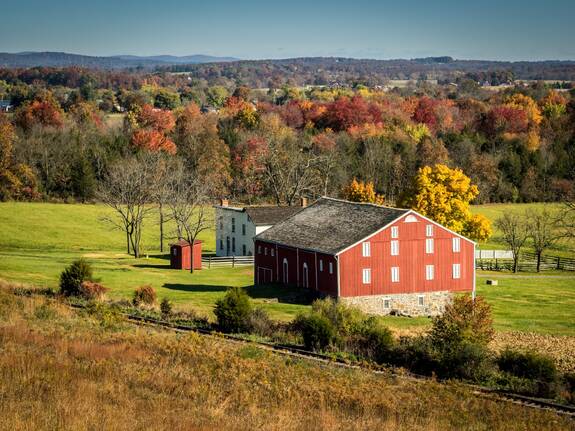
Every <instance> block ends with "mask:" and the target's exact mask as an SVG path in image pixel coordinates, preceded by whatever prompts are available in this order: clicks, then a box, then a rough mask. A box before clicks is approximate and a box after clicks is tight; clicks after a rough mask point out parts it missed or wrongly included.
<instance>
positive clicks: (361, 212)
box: [254, 198, 475, 315]
mask: <svg viewBox="0 0 575 431" xmlns="http://www.w3.org/2000/svg"><path fill="white" fill-rule="evenodd" d="M254 240H255V255H254V256H255V261H254V268H255V271H254V282H255V284H265V283H270V282H277V283H281V284H289V285H296V286H300V287H304V288H308V289H312V290H316V291H318V292H319V293H320V294H324V295H331V296H333V297H336V298H338V299H340V300H342V301H344V302H346V303H349V304H351V305H356V306H358V307H360V308H362V309H364V310H365V311H367V312H373V313H377V314H390V313H393V314H406V315H435V314H439V313H441V312H442V311H443V308H444V307H445V305H446V304H447V303H448V302H449V301H450V300H451V295H452V293H453V292H472V291H474V288H475V243H474V242H473V241H471V240H470V239H468V238H465V237H463V236H461V235H459V234H457V233H455V232H453V231H451V230H449V229H447V228H445V227H443V226H441V225H440V224H438V223H436V222H434V221H432V220H430V219H428V218H426V217H424V216H422V215H421V214H418V213H417V212H415V211H412V210H407V209H398V208H390V207H384V206H379V205H373V204H364V203H357V202H348V201H343V200H339V199H332V198H321V199H319V200H318V201H317V202H315V203H314V204H313V205H310V206H309V207H307V208H305V209H303V210H301V211H300V212H298V213H296V214H295V215H293V216H291V217H289V218H288V219H286V220H284V221H282V222H280V223H278V224H276V225H275V226H273V227H272V228H270V229H268V230H266V231H265V232H262V233H261V234H259V235H257V236H256V237H255V239H254Z"/></svg>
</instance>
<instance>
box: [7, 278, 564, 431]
mask: <svg viewBox="0 0 575 431" xmlns="http://www.w3.org/2000/svg"><path fill="white" fill-rule="evenodd" d="M0 345H1V346H2V349H0V396H1V399H2V402H1V403H0V417H1V418H2V420H1V421H0V429H6V430H18V429H34V430H53V429H136V430H139V429H154V430H171V431H176V430H190V429H202V430H207V429H262V430H280V429H281V430H296V429H325V430H336V429H347V430H355V429H361V430H431V431H433V430H446V429H460V430H464V429H470V430H471V429H473V430H514V429H518V430H519V429H538V430H542V431H545V430H558V429H570V428H572V423H571V422H570V421H569V419H567V418H562V417H559V416H557V415H555V414H553V413H551V412H546V411H539V410H534V409H529V408H526V407H523V406H518V405H514V404H510V403H502V402H495V401H493V400H488V399H484V398H481V397H478V396H477V395H475V394H473V393H472V392H471V391H470V390H469V389H466V388H463V387H460V386H458V385H456V384H440V383H437V382H434V381H424V382H415V381H412V380H406V379H401V378H396V377H391V376H387V375H374V374H372V373H370V372H365V371H361V370H348V369H341V368H332V367H326V366H324V365H319V364H316V363H313V362H308V361H305V360H294V359H286V358H284V357H281V356H278V355H275V354H272V353H270V352H266V351H263V350H260V349H257V348H255V347H251V346H246V345H237V344H233V343H227V342H225V341H221V340H216V339H210V338H204V337H200V336H198V335H195V334H186V335H182V334H174V333H171V332H157V331H154V330H151V329H149V328H136V327H133V326H127V325H126V324H123V323H121V322H115V321H114V320H113V319H110V318H109V317H108V318H107V319H102V318H92V317H90V316H87V315H85V314H84V313H79V314H78V313H76V312H73V311H71V310H70V309H69V308H67V307H65V306H63V305H61V304H58V303H57V302H45V300H44V299H42V298H38V297H30V298H26V297H15V296H13V295H11V294H8V293H6V291H4V290H2V289H0ZM438 405H439V406H441V408H437V406H438Z"/></svg>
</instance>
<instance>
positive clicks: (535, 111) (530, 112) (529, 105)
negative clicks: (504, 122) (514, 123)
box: [505, 93, 543, 127]
mask: <svg viewBox="0 0 575 431" xmlns="http://www.w3.org/2000/svg"><path fill="white" fill-rule="evenodd" d="M505 105H506V106H509V107H510V108H516V109H522V110H523V111H525V114H527V119H528V120H529V124H530V125H531V126H535V127H536V126H539V124H541V120H542V119H543V116H542V115H541V110H540V109H539V106H537V102H535V100H533V99H532V98H531V97H529V96H525V95H524V94H521V93H517V94H514V95H513V96H510V97H508V98H507V99H506V100H505Z"/></svg>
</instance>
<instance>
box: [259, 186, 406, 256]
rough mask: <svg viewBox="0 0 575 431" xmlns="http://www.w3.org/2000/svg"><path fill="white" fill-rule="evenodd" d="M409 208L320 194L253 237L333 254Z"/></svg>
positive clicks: (389, 221)
mask: <svg viewBox="0 0 575 431" xmlns="http://www.w3.org/2000/svg"><path fill="white" fill-rule="evenodd" d="M409 211H410V210H407V209H399V208H390V207H384V206H380V205H374V204H366V203H358V202H349V201H344V200H340V199H333V198H327V197H323V198H321V199H319V200H317V201H316V202H315V203H313V204H312V205H310V206H308V207H307V208H304V209H301V211H299V212H297V213H295V214H294V215H292V216H291V217H289V218H287V219H286V220H284V221H282V222H280V223H278V224H276V225H275V226H273V227H271V228H270V229H268V230H266V231H265V232H262V233H260V234H259V235H257V236H256V237H255V239H259V240H262V241H270V242H275V243H279V244H284V245H287V246H290V247H296V248H301V249H307V250H315V251H319V252H322V253H327V254H337V253H339V252H340V251H342V250H344V249H345V248H347V247H349V246H351V245H353V244H355V243H357V242H359V241H361V240H362V239H364V238H366V237H367V236H369V235H371V234H373V233H374V232H376V231H377V230H379V229H381V228H382V227H384V226H386V225H388V224H389V223H391V222H392V221H394V220H396V219H397V218H399V217H401V216H402V215H404V214H405V213H407V212H409Z"/></svg>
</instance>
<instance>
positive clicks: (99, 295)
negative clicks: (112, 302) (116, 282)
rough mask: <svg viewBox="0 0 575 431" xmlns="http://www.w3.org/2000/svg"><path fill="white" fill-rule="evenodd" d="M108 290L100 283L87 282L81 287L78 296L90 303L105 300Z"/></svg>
mask: <svg viewBox="0 0 575 431" xmlns="http://www.w3.org/2000/svg"><path fill="white" fill-rule="evenodd" d="M107 291H108V289H107V288H106V287H104V286H102V285H101V284H100V283H96V282H94V281H89V280H85V281H83V282H82V284H81V285H80V290H79V292H78V296H80V297H82V298H84V299H87V300H88V301H98V300H101V299H103V298H104V296H105V295H106V292H107Z"/></svg>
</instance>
